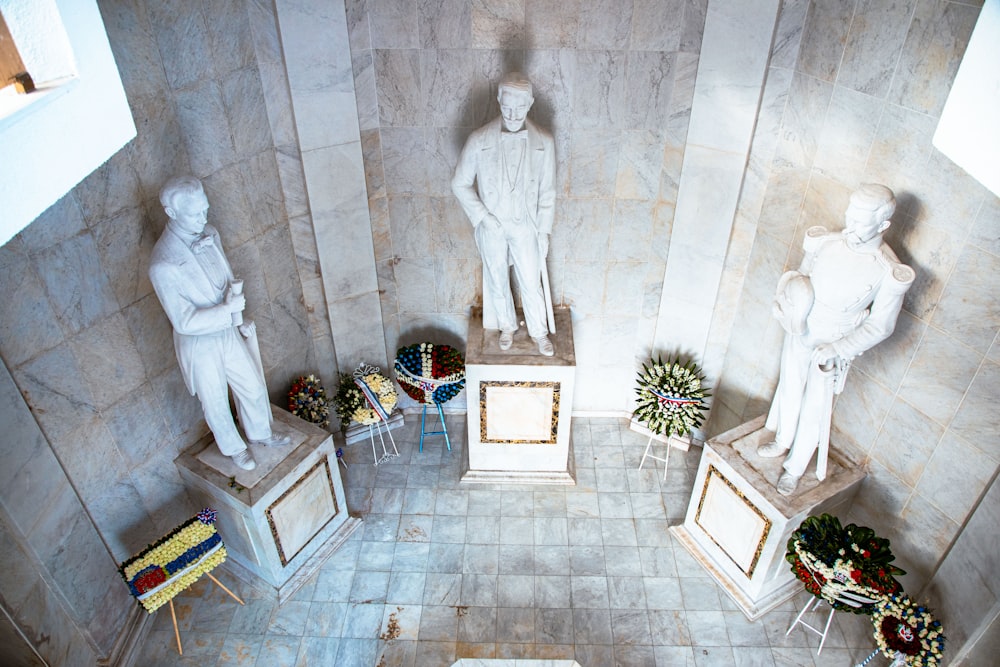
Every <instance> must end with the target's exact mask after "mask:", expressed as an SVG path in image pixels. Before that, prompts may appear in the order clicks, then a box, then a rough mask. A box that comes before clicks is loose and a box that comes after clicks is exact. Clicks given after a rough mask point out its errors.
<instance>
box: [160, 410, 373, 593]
mask: <svg viewBox="0 0 1000 667" xmlns="http://www.w3.org/2000/svg"><path fill="white" fill-rule="evenodd" d="M271 411H272V413H273V414H274V429H275V432H277V433H282V434H286V435H289V436H290V437H291V438H292V443H291V444H290V445H288V446H285V447H260V446H254V445H251V446H250V450H251V452H252V453H253V455H254V458H255V459H256V460H257V467H256V468H255V469H254V470H242V469H240V468H237V467H236V465H235V464H234V463H233V462H232V461H231V460H230V459H229V457H227V456H223V455H222V453H220V452H219V448H218V447H216V446H215V441H214V439H213V438H212V436H211V435H208V436H206V437H205V438H203V439H202V440H200V441H199V442H197V443H195V444H194V445H193V446H191V447H190V448H188V449H187V450H185V451H184V452H183V453H182V454H181V455H180V456H179V457H177V459H175V461H174V462H175V463H176V464H177V467H178V469H179V470H180V475H181V478H182V479H184V481H185V483H186V484H187V486H188V491H189V493H190V494H191V496H192V497H193V498H194V499H195V500H196V501H197V502H198V503H200V504H201V505H202V506H207V507H211V508H213V509H215V510H217V511H218V512H219V523H218V530H219V533H220V534H221V535H222V538H223V540H225V543H226V548H227V550H228V551H229V560H230V561H232V562H233V563H235V564H236V566H237V567H235V568H231V569H232V571H233V573H234V574H236V575H237V576H239V577H241V578H245V579H246V578H247V575H248V574H249V575H254V576H255V577H258V578H259V579H261V580H263V581H264V582H266V583H267V584H269V585H270V586H272V587H273V588H275V589H276V590H277V591H278V602H279V604H280V603H284V602H285V601H286V600H288V599H289V598H290V597H291V596H292V595H293V594H294V593H295V591H296V590H298V589H299V587H300V586H302V584H304V583H305V582H306V580H307V579H308V578H309V577H310V576H311V575H312V574H313V573H314V572H315V571H316V570H317V569H319V567H320V566H321V565H322V564H323V563H324V562H325V561H326V559H327V558H329V557H330V556H331V555H332V554H333V552H335V551H336V550H337V549H338V548H339V547H340V546H341V545H342V544H343V543H344V541H345V540H346V539H347V538H348V537H350V535H351V533H353V532H354V530H355V529H357V528H358V527H359V526H360V525H361V520H360V519H358V518H355V517H352V516H350V514H348V511H347V499H346V497H345V495H344V483H343V481H342V480H341V478H340V468H339V467H338V465H337V455H336V449H337V446H338V445H337V444H335V443H334V437H335V436H334V435H332V434H330V433H328V432H327V431H324V430H323V429H321V428H319V427H318V426H316V425H314V424H310V423H308V422H306V421H303V420H301V419H299V418H298V417H296V416H294V415H292V414H291V413H289V412H287V411H285V410H282V409H281V408H279V407H277V406H273V405H272V406H271ZM336 438H337V439H338V443H339V444H340V445H342V444H343V436H342V435H341V434H339V433H338V434H337V435H336ZM227 564H228V562H227ZM247 583H250V584H254V583H256V582H254V581H250V580H248V581H247Z"/></svg>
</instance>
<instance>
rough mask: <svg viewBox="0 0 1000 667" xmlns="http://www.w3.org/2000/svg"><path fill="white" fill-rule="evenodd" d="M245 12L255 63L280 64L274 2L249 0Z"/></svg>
mask: <svg viewBox="0 0 1000 667" xmlns="http://www.w3.org/2000/svg"><path fill="white" fill-rule="evenodd" d="M246 12H247V20H248V22H249V25H250V34H251V37H252V39H253V53H254V56H255V57H256V61H257V64H258V65H264V64H268V65H273V64H281V63H282V54H281V36H280V35H279V34H278V18H277V16H276V15H275V8H274V3H273V2H270V1H269V0H250V2H247V3H246Z"/></svg>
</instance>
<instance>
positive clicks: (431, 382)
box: [395, 343, 465, 404]
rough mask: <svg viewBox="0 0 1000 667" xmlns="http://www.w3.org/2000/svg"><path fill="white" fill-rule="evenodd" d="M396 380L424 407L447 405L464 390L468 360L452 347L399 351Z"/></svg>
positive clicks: (428, 346)
mask: <svg viewBox="0 0 1000 667" xmlns="http://www.w3.org/2000/svg"><path fill="white" fill-rule="evenodd" d="M395 366H396V380H398V381H399V386H400V387H402V388H403V391H405V392H406V395H407V396H409V397H410V398H412V399H413V400H415V401H419V402H421V403H428V404H429V403H445V402H447V401H450V400H451V399H452V398H454V397H455V396H456V395H457V394H458V392H460V391H462V388H463V387H465V359H464V358H463V357H462V353H461V352H459V351H458V350H456V349H455V348H453V347H451V346H450V345H435V344H433V343H416V344H414V345H409V346H407V347H401V348H399V350H397V351H396V364H395Z"/></svg>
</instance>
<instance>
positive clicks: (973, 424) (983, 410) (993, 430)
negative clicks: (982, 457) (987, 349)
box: [951, 361, 1000, 460]
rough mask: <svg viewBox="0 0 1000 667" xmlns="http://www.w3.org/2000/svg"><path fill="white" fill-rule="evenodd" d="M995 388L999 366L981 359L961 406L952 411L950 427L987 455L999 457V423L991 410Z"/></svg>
mask: <svg viewBox="0 0 1000 667" xmlns="http://www.w3.org/2000/svg"><path fill="white" fill-rule="evenodd" d="M998 391H1000V366H998V365H997V364H996V363H994V362H992V361H987V362H984V363H983V364H982V365H981V366H980V367H979V371H978V373H976V377H975V378H974V379H973V381H972V385H971V386H970V387H969V391H968V393H967V394H966V395H965V398H964V399H963V401H962V405H961V406H960V407H959V408H958V410H957V411H956V412H955V417H954V419H953V420H952V422H951V430H952V431H954V432H955V433H956V434H957V435H960V436H962V437H963V438H965V440H967V441H968V442H970V443H971V444H972V445H974V446H976V447H978V448H980V449H982V450H983V451H984V452H986V453H987V454H988V455H989V456H991V457H993V458H994V459H997V460H1000V446H998V444H997V433H998V432H1000V424H998V422H997V419H996V411H995V409H994V406H995V402H996V397H997V396H998V395H1000V394H998V393H997V392H998Z"/></svg>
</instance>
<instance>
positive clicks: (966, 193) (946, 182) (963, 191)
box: [896, 150, 1000, 254]
mask: <svg viewBox="0 0 1000 667" xmlns="http://www.w3.org/2000/svg"><path fill="white" fill-rule="evenodd" d="M903 186H904V187H903V188H901V187H899V186H897V187H896V189H897V190H901V194H905V195H909V196H908V197H906V198H903V199H902V200H901V201H898V202H897V212H901V213H903V214H904V215H906V216H907V217H909V218H911V219H912V220H913V222H914V223H919V224H925V225H929V226H931V227H935V228H937V229H941V230H943V231H946V232H949V233H951V234H955V235H957V236H960V237H961V236H964V235H965V234H967V233H969V231H970V229H971V228H972V227H973V226H974V223H976V222H977V220H978V219H979V216H980V215H983V214H987V215H988V213H987V211H989V209H990V206H991V205H992V206H994V207H995V206H996V203H997V202H998V201H1000V200H998V199H997V197H996V196H995V195H993V194H991V193H989V192H988V191H987V190H986V188H985V187H983V186H982V185H981V184H980V183H979V182H978V181H976V180H975V179H973V178H972V177H971V176H969V175H968V174H967V173H966V172H965V171H963V170H962V169H961V167H959V166H958V165H956V164H955V163H954V162H952V161H951V160H949V159H948V158H946V157H945V156H944V155H942V154H941V153H939V152H938V151H936V150H935V151H931V154H930V158H929V159H928V160H927V162H926V163H925V164H924V165H923V168H922V169H920V170H918V171H917V174H916V177H915V178H914V179H913V180H912V181H909V182H905V183H904V184H903ZM904 188H905V189H904ZM994 210H996V209H995V208H994ZM970 240H971V239H970ZM973 242H974V241H973ZM994 254H995V253H994Z"/></svg>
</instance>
